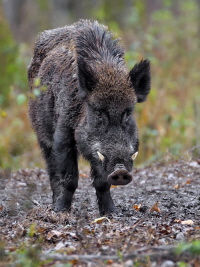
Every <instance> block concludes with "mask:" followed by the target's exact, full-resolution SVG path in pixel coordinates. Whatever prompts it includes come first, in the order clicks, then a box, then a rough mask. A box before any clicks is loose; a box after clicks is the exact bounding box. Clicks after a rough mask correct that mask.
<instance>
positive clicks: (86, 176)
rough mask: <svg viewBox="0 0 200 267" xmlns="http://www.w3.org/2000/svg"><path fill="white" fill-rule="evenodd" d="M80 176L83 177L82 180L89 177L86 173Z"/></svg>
mask: <svg viewBox="0 0 200 267" xmlns="http://www.w3.org/2000/svg"><path fill="white" fill-rule="evenodd" d="M79 176H80V177H82V178H88V175H87V174H85V173H82V172H81V173H79Z"/></svg>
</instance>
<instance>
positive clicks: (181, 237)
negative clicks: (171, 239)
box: [176, 232, 185, 240]
mask: <svg viewBox="0 0 200 267" xmlns="http://www.w3.org/2000/svg"><path fill="white" fill-rule="evenodd" d="M184 238H185V237H184V234H183V233H182V232H179V233H178V234H177V235H176V240H184Z"/></svg>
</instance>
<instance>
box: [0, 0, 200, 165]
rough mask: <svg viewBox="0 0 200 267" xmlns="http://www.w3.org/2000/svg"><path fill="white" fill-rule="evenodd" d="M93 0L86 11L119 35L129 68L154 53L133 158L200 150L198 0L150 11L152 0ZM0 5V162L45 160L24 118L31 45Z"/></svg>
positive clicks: (42, 5) (164, 2) (167, 1)
mask: <svg viewBox="0 0 200 267" xmlns="http://www.w3.org/2000/svg"><path fill="white" fill-rule="evenodd" d="M75 2H76V1H75ZM86 2H87V1H86ZM92 2H93V1H92V0H90V1H89V0H88V3H92ZM97 2H98V4H97V5H90V9H89V11H87V14H86V15H85V17H87V18H95V19H98V20H99V21H100V22H102V23H104V24H106V25H108V26H109V29H110V30H112V31H114V32H115V33H116V36H119V37H121V38H122V41H123V44H124V46H125V48H126V51H127V53H126V57H125V59H126V61H127V64H128V66H129V68H132V67H133V66H134V64H135V63H136V62H138V61H140V60H141V59H142V58H148V59H150V60H151V65H152V91H151V94H150V96H149V98H148V101H147V102H145V103H144V104H138V105H137V108H136V117H137V122H138V126H139V134H140V144H141V145H140V153H139V154H140V156H139V157H138V159H137V162H136V163H138V164H140V163H143V162H146V161H147V160H148V161H152V160H156V159H159V158H160V157H161V156H162V155H164V154H165V153H166V152H169V153H172V154H175V155H179V156H185V155H186V154H187V153H186V152H187V151H189V150H190V151H192V152H191V153H190V154H189V156H191V157H197V156H199V154H198V150H197V149H196V150H195V149H194V150H191V148H192V147H193V146H195V145H197V140H198V139H197V135H198V134H200V133H197V132H195V124H196V121H195V118H194V115H195V114H194V102H197V103H199V104H200V93H199V85H200V75H199V66H200V52H199V51H200V49H199V44H200V41H199V33H200V16H199V15H200V12H199V10H200V5H199V1H197V0H186V1H171V0H161V1H160V3H161V4H160V5H159V7H156V6H155V7H154V8H153V10H152V9H151V10H150V7H149V5H147V3H150V2H152V1H149V2H148V1H146V0H142V1H139V0H135V1H128V2H129V4H128V6H127V1H125V2H124V3H126V6H125V4H123V3H122V2H121V1H118V2H120V3H121V4H119V5H118V4H116V3H115V1H108V0H103V1H97ZM37 3H39V5H38V8H39V9H41V10H40V12H42V13H43V14H45V10H47V11H48V12H47V14H48V16H49V12H50V9H49V6H48V2H47V1H42V0H41V1H39V0H38V1H37ZM68 8H70V6H68ZM2 10H3V9H2V8H0V62H1V64H0V73H1V79H0V128H1V131H0V168H11V169H16V168H25V167H33V166H38V167H44V164H43V163H42V161H41V155H40V151H39V148H38V145H37V141H36V137H35V134H34V133H33V131H32V129H31V127H30V125H29V121H28V118H27V105H28V104H27V96H28V86H27V78H26V72H27V65H28V64H29V61H30V58H31V54H32V47H33V44H32V43H31V44H30V43H28V42H26V43H23V42H21V41H20V42H19V41H17V42H16V41H15V40H14V38H13V33H11V31H10V28H9V24H8V21H7V19H6V18H5V16H4V14H3V11H2ZM87 10H88V9H87ZM67 12H69V10H68V11H66V14H67ZM119 14H121V15H120V16H119ZM32 19H33V18H32ZM42 21H43V24H42V25H44V26H42V25H40V27H39V29H40V30H44V29H45V28H47V27H48V26H47V25H48V23H49V21H50V19H49V17H48V20H47V19H45V15H44V18H43V20H42ZM44 21H45V23H44ZM73 22H74V21H73V19H71V23H73ZM50 26H51V25H49V27H50ZM60 26H62V25H60ZM32 38H33V37H32ZM35 38H36V36H34V38H33V39H35ZM197 119H198V118H197ZM184 153H185V154H184Z"/></svg>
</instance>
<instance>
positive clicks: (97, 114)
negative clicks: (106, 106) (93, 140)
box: [95, 111, 103, 122]
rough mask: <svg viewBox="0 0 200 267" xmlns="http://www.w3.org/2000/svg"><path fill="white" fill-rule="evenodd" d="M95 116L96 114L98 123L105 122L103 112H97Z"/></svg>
mask: <svg viewBox="0 0 200 267" xmlns="http://www.w3.org/2000/svg"><path fill="white" fill-rule="evenodd" d="M95 114H96V118H97V120H98V122H102V121H103V114H102V112H101V111H96V112H95Z"/></svg>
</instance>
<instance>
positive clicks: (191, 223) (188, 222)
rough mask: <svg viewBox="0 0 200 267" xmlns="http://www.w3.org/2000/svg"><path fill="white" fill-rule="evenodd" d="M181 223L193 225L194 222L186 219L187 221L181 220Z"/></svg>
mask: <svg viewBox="0 0 200 267" xmlns="http://www.w3.org/2000/svg"><path fill="white" fill-rule="evenodd" d="M181 224H187V225H193V224H194V222H193V221H192V220H187V221H181Z"/></svg>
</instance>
